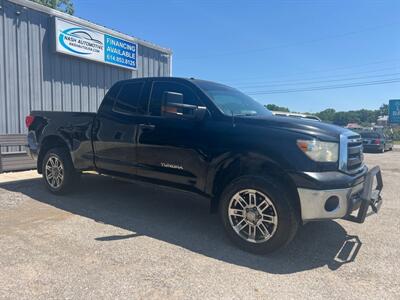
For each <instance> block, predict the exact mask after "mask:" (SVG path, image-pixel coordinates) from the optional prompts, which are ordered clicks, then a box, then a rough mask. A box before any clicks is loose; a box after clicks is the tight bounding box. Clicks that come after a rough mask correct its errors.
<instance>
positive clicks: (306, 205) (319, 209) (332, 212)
mask: <svg viewBox="0 0 400 300" xmlns="http://www.w3.org/2000/svg"><path fill="white" fill-rule="evenodd" d="M375 177H376V179H377V186H376V187H375V188H374V189H373V187H372V184H373V182H374V178H375ZM382 187H383V184H382V176H381V171H380V169H379V167H374V168H372V169H371V170H370V171H369V172H368V173H367V175H366V177H365V180H364V181H363V182H362V183H360V184H358V185H356V186H353V187H350V188H345V189H334V190H312V189H305V188H298V189H297V192H298V194H299V198H300V206H301V217H302V220H303V222H308V221H315V220H324V219H339V218H347V219H349V220H351V221H355V222H358V223H362V222H364V219H365V216H366V211H367V210H368V207H369V206H372V208H373V210H374V211H375V212H377V210H378V209H379V207H380V205H381V203H382V199H381V198H380V192H381V190H382ZM328 199H331V200H332V201H331V202H330V203H327V200H328ZM332 203H333V204H332ZM356 209H359V215H358V216H357V217H353V218H350V214H351V212H352V211H354V210H356Z"/></svg>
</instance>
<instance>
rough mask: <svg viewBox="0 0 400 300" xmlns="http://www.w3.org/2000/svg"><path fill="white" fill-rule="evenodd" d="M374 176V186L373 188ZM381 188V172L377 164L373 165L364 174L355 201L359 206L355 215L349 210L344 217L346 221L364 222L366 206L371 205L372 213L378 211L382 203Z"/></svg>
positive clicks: (366, 211)
mask: <svg viewBox="0 0 400 300" xmlns="http://www.w3.org/2000/svg"><path fill="white" fill-rule="evenodd" d="M374 178H376V187H375V188H373V184H374ZM382 188H383V181H382V174H381V169H380V168H379V166H375V167H373V168H372V169H371V170H369V171H368V173H367V175H366V176H365V181H364V187H363V190H362V192H361V194H360V196H359V198H360V199H359V200H360V201H357V202H361V203H360V208H359V209H358V213H357V215H356V216H354V215H352V214H351V212H350V213H349V214H348V215H347V216H346V217H345V218H344V219H346V220H348V221H352V222H356V223H364V221H365V218H366V217H367V213H368V208H369V207H371V209H372V211H373V212H374V213H378V211H379V209H380V208H381V205H382V197H381V191H382Z"/></svg>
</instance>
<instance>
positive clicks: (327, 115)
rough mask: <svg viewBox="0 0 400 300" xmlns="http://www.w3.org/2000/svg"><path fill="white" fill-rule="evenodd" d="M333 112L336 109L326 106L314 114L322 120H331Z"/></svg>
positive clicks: (333, 117) (334, 112) (333, 116)
mask: <svg viewBox="0 0 400 300" xmlns="http://www.w3.org/2000/svg"><path fill="white" fill-rule="evenodd" d="M335 114H336V110H334V109H333V108H328V109H325V110H323V111H321V112H319V113H316V114H315V115H316V116H317V117H318V118H320V119H321V120H322V121H325V122H333V120H334V119H335Z"/></svg>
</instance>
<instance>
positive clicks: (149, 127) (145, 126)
mask: <svg viewBox="0 0 400 300" xmlns="http://www.w3.org/2000/svg"><path fill="white" fill-rule="evenodd" d="M139 127H140V128H141V129H142V130H143V131H151V130H154V128H156V125H153V124H139Z"/></svg>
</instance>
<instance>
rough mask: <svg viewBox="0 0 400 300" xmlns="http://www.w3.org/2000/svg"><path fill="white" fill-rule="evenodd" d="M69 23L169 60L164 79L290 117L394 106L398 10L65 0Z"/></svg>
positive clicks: (342, 3) (341, 1)
mask: <svg viewBox="0 0 400 300" xmlns="http://www.w3.org/2000/svg"><path fill="white" fill-rule="evenodd" d="M73 2H74V6H75V16H77V17H81V18H84V19H87V20H89V21H92V22H95V23H98V24H101V25H103V26H106V27H108V28H112V29H115V30H118V31H121V32H123V33H126V34H129V35H132V36H134V37H137V38H140V39H143V40H147V41H151V42H153V43H155V44H157V45H160V46H163V47H166V48H170V49H172V51H173V76H178V77H195V78H201V79H206V80H213V81H217V82H221V83H225V84H228V85H231V86H233V87H236V88H238V89H240V90H241V91H243V92H245V93H247V94H249V95H251V96H252V97H253V98H254V99H256V100H258V101H259V102H261V103H263V104H268V103H273V104H276V105H280V106H285V107H288V108H289V109H290V110H291V111H297V112H318V111H321V110H324V109H326V108H334V109H336V110H337V111H346V110H353V109H362V108H366V109H378V108H379V106H380V105H381V104H382V103H388V100H389V99H400V18H399V16H400V0H394V1H391V0H386V1H368V0H360V1H352V0H336V1H330V0H319V1H312V0H307V1H306V0H292V1H285V0H280V1H273V0H269V1H267V0H265V1H263V0H201V1H200V0H198V1H196V0H112V1H110V0H73Z"/></svg>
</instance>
